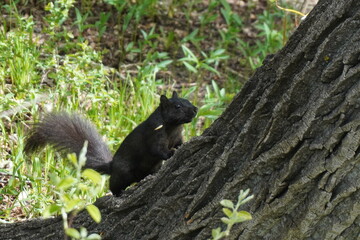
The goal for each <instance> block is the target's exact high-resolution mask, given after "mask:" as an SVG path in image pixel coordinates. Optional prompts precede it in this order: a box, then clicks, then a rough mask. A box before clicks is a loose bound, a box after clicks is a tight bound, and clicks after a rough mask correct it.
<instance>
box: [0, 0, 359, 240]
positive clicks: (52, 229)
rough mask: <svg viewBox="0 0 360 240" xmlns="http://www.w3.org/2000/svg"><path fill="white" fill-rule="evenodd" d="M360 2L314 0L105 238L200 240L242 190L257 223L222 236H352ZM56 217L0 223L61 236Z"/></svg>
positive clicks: (8, 229) (117, 212)
mask: <svg viewBox="0 0 360 240" xmlns="http://www.w3.org/2000/svg"><path fill="white" fill-rule="evenodd" d="M359 129H360V1H359V0H332V1H330V0H322V1H320V2H319V4H318V5H317V6H316V7H315V9H314V10H313V11H312V12H311V13H310V15H309V16H308V17H307V18H306V20H305V21H304V22H303V23H302V24H301V25H300V26H299V28H298V29H297V30H296V31H295V33H294V34H293V35H292V37H291V38H290V40H289V42H288V44H287V45H286V46H285V47H284V48H283V49H282V50H281V51H279V52H278V53H277V54H276V55H273V56H269V57H268V58H267V59H266V60H265V61H264V65H263V66H262V67H261V68H259V69H258V71H257V72H256V73H255V75H254V76H253V77H252V78H251V79H250V80H249V81H248V82H247V84H246V85H245V86H244V88H243V89H242V91H241V92H240V93H239V94H238V95H237V96H236V97H235V98H234V100H233V102H232V103H231V104H230V106H229V107H228V108H227V110H226V111H225V112H224V113H223V115H222V116H221V117H220V118H219V119H218V120H217V121H216V122H215V123H214V124H213V125H212V126H211V127H210V128H209V129H207V130H206V131H205V132H204V134H203V135H202V136H201V137H197V138H194V139H192V140H191V141H189V142H188V143H186V144H184V146H183V147H181V148H180V149H179V150H177V152H176V154H175V156H174V157H173V158H171V159H170V160H168V161H167V162H166V163H165V165H164V166H163V168H162V169H161V170H160V172H159V173H157V174H156V175H154V176H151V177H148V178H147V179H145V180H144V181H142V182H141V183H140V184H139V185H138V186H137V187H134V188H133V189H130V190H128V191H126V192H125V193H124V194H123V195H122V196H121V197H119V198H115V197H112V196H108V197H104V198H101V199H99V200H98V201H97V205H98V206H99V208H100V209H101V213H102V218H103V220H102V222H101V223H100V224H96V223H94V222H93V221H92V220H91V219H90V218H89V217H88V215H87V213H86V212H83V213H81V214H79V216H78V217H77V218H76V219H75V221H74V227H77V228H78V227H80V226H84V227H86V228H87V229H88V231H89V232H95V233H101V235H102V236H103V238H104V239H208V238H209V237H210V235H211V229H214V228H217V227H219V226H222V227H223V228H224V225H223V224H222V222H221V221H220V218H221V217H223V213H222V211H221V206H220V204H219V202H220V200H221V199H224V198H226V199H231V200H234V201H235V200H236V198H237V196H238V193H239V190H240V189H247V188H250V189H251V192H252V194H254V195H255V198H254V199H253V200H252V201H250V202H248V203H247V204H246V205H245V206H244V210H247V211H249V212H251V213H252V215H253V220H251V221H248V222H244V223H241V224H238V225H235V226H234V227H233V229H232V232H231V236H230V237H229V239H243V240H244V239H277V240H278V239H292V240H293V239H357V238H358V237H359V234H360V203H359V199H360V191H359V188H360V156H359V152H360V148H359V145H360V131H359ZM62 232H63V230H62V223H61V219H60V218H55V219H48V220H41V219H40V220H32V221H28V222H22V223H15V224H6V225H4V224H3V225H1V227H0V236H1V238H2V239H22V238H28V239H62V238H63V233H62Z"/></svg>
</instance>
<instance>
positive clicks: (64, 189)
mask: <svg viewBox="0 0 360 240" xmlns="http://www.w3.org/2000/svg"><path fill="white" fill-rule="evenodd" d="M87 145H88V143H87V141H85V144H84V147H83V149H82V151H81V153H80V156H79V161H77V158H76V156H75V155H74V154H70V155H69V159H70V160H71V162H72V163H73V165H74V166H76V176H75V177H73V176H67V177H65V178H62V179H61V178H60V177H59V176H57V175H55V174H53V175H52V180H51V182H52V183H53V184H54V186H55V193H56V195H57V198H58V200H57V201H56V202H55V203H54V204H51V205H50V206H48V207H47V208H46V209H45V211H44V216H45V217H47V216H52V215H56V214H61V216H62V219H63V223H64V230H65V233H66V235H68V236H70V237H71V238H73V239H100V236H99V235H98V234H91V235H89V236H88V235H87V231H86V229H85V228H80V231H79V230H77V229H75V228H73V227H72V226H71V224H72V221H73V219H74V218H75V216H76V215H77V214H78V213H79V212H80V211H82V210H83V209H86V210H87V212H88V213H89V215H90V216H91V217H92V219H93V220H94V221H95V222H97V223H99V222H100V221H101V214H100V211H99V209H98V208H97V207H96V206H95V205H93V204H88V203H89V202H92V201H94V200H95V199H96V198H97V197H98V196H99V194H100V193H101V192H103V189H104V188H105V181H106V179H105V177H104V176H102V175H100V174H99V173H97V172H96V171H94V170H92V169H85V170H84V171H82V170H81V169H82V167H83V166H84V165H85V162H86V157H85V154H86V149H87ZM70 212H71V213H70Z"/></svg>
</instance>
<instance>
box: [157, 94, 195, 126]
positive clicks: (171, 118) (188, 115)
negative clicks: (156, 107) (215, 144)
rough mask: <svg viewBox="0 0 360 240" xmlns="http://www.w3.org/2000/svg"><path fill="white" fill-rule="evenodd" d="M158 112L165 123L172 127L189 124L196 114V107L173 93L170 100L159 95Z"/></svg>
mask: <svg viewBox="0 0 360 240" xmlns="http://www.w3.org/2000/svg"><path fill="white" fill-rule="evenodd" d="M160 110H161V115H162V117H163V119H164V121H165V123H167V124H174V125H178V124H183V123H189V122H191V120H192V119H193V118H194V117H195V116H196V113H197V107H195V106H194V105H192V104H191V103H190V102H189V101H188V100H186V99H184V98H179V97H178V95H177V93H176V92H175V91H174V92H173V95H172V97H171V98H167V97H166V96H165V95H161V97H160Z"/></svg>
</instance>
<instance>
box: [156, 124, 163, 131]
mask: <svg viewBox="0 0 360 240" xmlns="http://www.w3.org/2000/svg"><path fill="white" fill-rule="evenodd" d="M163 126H164V125H162V124H161V125H159V126H158V127H156V128H155V129H154V130H155V131H157V130H159V129H161V128H162V127H163Z"/></svg>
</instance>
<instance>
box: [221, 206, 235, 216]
mask: <svg viewBox="0 0 360 240" xmlns="http://www.w3.org/2000/svg"><path fill="white" fill-rule="evenodd" d="M223 212H224V213H225V215H226V216H227V217H229V218H230V217H231V216H232V215H233V211H231V210H230V209H228V208H223Z"/></svg>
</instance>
